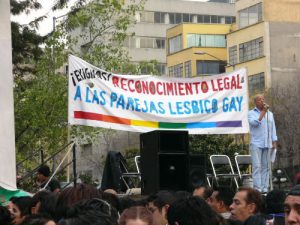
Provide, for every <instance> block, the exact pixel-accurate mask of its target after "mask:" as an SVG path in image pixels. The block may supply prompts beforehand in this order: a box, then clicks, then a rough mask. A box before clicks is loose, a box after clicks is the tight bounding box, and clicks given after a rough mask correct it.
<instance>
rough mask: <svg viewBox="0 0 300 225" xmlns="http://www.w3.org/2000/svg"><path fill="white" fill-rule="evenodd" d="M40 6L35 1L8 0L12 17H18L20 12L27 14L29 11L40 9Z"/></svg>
mask: <svg viewBox="0 0 300 225" xmlns="http://www.w3.org/2000/svg"><path fill="white" fill-rule="evenodd" d="M41 7H42V5H41V4H40V3H39V2H38V1H37V0H23V1H17V0H10V11H11V14H13V15H18V14H20V13H22V12H26V13H29V11H30V10H31V9H40V8H41Z"/></svg>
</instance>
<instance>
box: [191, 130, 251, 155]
mask: <svg viewBox="0 0 300 225" xmlns="http://www.w3.org/2000/svg"><path fill="white" fill-rule="evenodd" d="M190 151H191V152H192V153H200V154H207V155H213V154H225V155H229V156H233V155H234V153H235V152H237V153H239V154H242V153H244V152H245V151H246V150H245V146H244V145H243V144H241V143H240V144H237V143H235V141H234V136H233V135H226V134H222V135H190Z"/></svg>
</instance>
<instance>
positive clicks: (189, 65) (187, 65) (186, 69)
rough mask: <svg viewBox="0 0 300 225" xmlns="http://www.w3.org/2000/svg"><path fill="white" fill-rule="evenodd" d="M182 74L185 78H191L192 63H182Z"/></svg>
mask: <svg viewBox="0 0 300 225" xmlns="http://www.w3.org/2000/svg"><path fill="white" fill-rule="evenodd" d="M184 74H185V77H192V62H191V61H186V62H185V63H184Z"/></svg>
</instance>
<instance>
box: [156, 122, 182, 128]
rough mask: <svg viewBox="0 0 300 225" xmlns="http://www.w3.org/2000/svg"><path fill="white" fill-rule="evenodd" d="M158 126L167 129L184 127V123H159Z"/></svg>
mask: <svg viewBox="0 0 300 225" xmlns="http://www.w3.org/2000/svg"><path fill="white" fill-rule="evenodd" d="M158 127H159V128H167V129H174V128H175V129H185V128H186V123H159V125H158Z"/></svg>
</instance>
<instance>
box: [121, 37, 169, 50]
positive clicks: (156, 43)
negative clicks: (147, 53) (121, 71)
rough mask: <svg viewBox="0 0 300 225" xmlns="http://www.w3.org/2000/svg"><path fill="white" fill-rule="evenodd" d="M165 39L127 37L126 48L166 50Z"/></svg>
mask: <svg viewBox="0 0 300 225" xmlns="http://www.w3.org/2000/svg"><path fill="white" fill-rule="evenodd" d="M165 42H166V40H165V38H151V37H138V36H135V37H130V36H129V37H127V38H126V39H125V41H124V46H125V47H128V48H155V49H165Z"/></svg>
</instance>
